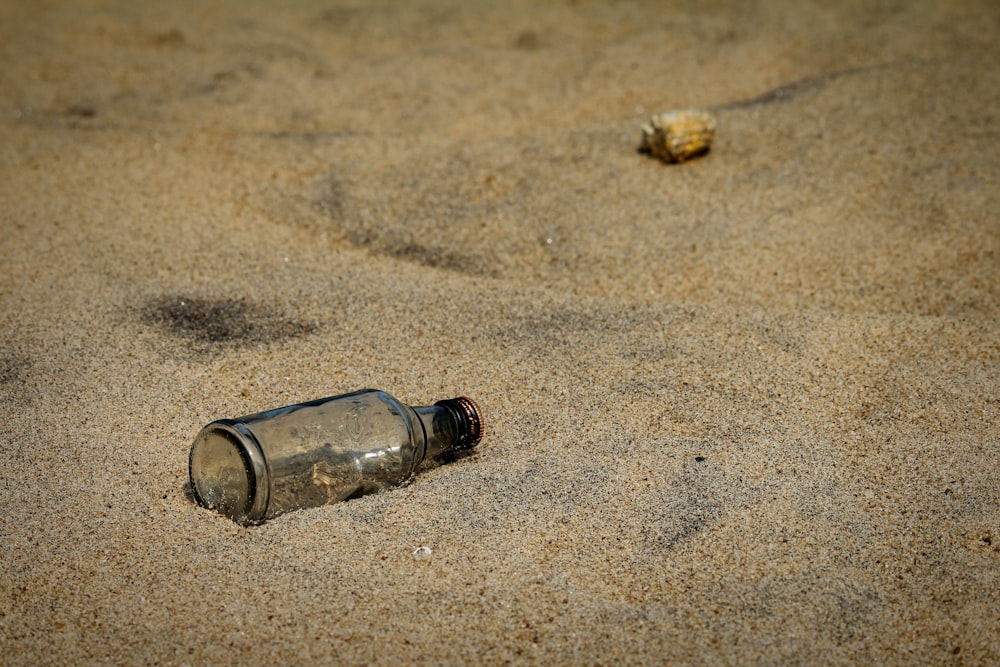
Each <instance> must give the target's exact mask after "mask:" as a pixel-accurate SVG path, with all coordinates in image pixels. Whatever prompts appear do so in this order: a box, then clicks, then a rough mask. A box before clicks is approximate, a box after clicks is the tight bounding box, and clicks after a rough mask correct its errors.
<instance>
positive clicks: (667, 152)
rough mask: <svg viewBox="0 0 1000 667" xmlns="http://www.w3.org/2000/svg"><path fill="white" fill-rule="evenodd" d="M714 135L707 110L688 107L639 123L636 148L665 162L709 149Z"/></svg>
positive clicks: (713, 122)
mask: <svg viewBox="0 0 1000 667" xmlns="http://www.w3.org/2000/svg"><path fill="white" fill-rule="evenodd" d="M713 138H715V117H714V116H712V114H710V113H709V112H707V111H701V110H699V109H689V110H687V111H668V112H666V113H658V114H656V115H655V116H653V117H652V118H650V119H649V122H648V123H646V124H645V125H643V126H642V144H640V145H639V152H641V153H650V154H652V155H654V156H656V157H658V158H660V159H661V160H663V161H664V162H684V160H688V159H690V158H693V157H698V156H699V155H702V154H704V153H707V152H708V149H709V148H711V147H712V139H713Z"/></svg>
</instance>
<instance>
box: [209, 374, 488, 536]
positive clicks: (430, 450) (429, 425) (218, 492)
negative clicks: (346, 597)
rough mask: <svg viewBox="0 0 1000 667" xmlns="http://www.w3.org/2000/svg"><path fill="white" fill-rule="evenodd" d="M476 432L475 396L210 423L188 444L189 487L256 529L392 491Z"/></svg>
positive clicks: (326, 401) (292, 410)
mask: <svg viewBox="0 0 1000 667" xmlns="http://www.w3.org/2000/svg"><path fill="white" fill-rule="evenodd" d="M481 435H482V418H481V415H480V412H479V408H478V407H477V406H476V404H475V403H474V402H473V401H472V400H471V399H468V398H465V397H459V398H451V399H446V400H443V401H438V402H437V403H435V404H434V405H432V406H427V407H410V406H409V405H406V404H404V403H401V402H400V401H398V400H397V399H395V398H393V397H392V396H390V395H389V394H387V393H385V392H384V391H378V390H375V389H366V390H364V391H358V392H354V393H352V394H345V395H343V396H333V397H331V398H321V399H319V400H315V401H310V402H308V403H299V404H297V405H290V406H288V407H284V408H277V409H275V410H268V411H266V412H260V413H258V414H254V415H248V416H246V417H240V418H239V419H220V420H218V421H214V422H212V423H211V424H208V425H207V426H205V427H204V428H203V429H202V430H201V431H200V432H199V433H198V436H197V437H196V438H195V441H194V444H193V445H192V447H191V456H190V461H189V470H190V475H191V488H192V490H193V491H194V495H195V498H196V499H197V501H198V503H199V504H201V505H202V506H204V507H208V508H211V509H214V510H216V511H218V512H221V513H222V514H225V515H226V516H228V517H230V518H231V519H233V520H234V521H236V522H238V523H242V524H254V523H261V522H263V521H265V520H267V519H270V518H272V517H275V516H278V515H279V514H284V513H285V512H289V511H292V510H296V509H302V508H306V507H318V506H320V505H326V504H328V503H333V502H337V501H339V500H347V499H349V498H355V497H357V496H361V495H364V494H366V493H372V492H375V491H381V490H383V489H388V488H391V487H393V486H398V485H399V484H402V483H403V482H406V481H407V480H409V479H410V477H411V476H412V474H413V471H414V470H415V469H416V468H417V466H419V465H420V463H421V462H422V461H423V460H424V459H425V458H427V457H435V456H438V455H439V454H442V453H444V452H447V451H452V450H461V449H467V448H469V447H472V446H474V445H475V444H476V443H477V442H479V438H480V436H481Z"/></svg>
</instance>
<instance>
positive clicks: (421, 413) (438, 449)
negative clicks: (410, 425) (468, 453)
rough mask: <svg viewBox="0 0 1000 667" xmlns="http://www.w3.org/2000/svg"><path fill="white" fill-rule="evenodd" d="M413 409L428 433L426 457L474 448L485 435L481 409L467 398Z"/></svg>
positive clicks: (448, 400)
mask: <svg viewBox="0 0 1000 667" xmlns="http://www.w3.org/2000/svg"><path fill="white" fill-rule="evenodd" d="M413 411H414V412H415V413H416V414H417V417H418V418H419V419H420V423H421V424H423V427H424V433H425V434H426V435H427V447H426V450H425V454H424V458H425V459H426V458H434V457H436V456H439V455H441V454H444V453H445V452H449V451H453V450H459V449H468V448H469V447H473V446H475V444H476V443H477V442H479V438H480V436H481V435H482V417H481V416H480V413H479V408H478V407H477V406H476V404H475V403H473V402H472V401H471V400H470V399H468V398H464V397H460V398H449V399H446V400H443V401H438V402H437V403H435V404H434V405H429V406H426V407H414V408H413Z"/></svg>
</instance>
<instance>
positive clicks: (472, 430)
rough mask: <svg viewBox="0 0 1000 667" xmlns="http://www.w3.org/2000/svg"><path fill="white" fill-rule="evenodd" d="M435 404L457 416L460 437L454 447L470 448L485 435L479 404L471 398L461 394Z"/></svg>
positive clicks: (456, 439) (456, 421)
mask: <svg viewBox="0 0 1000 667" xmlns="http://www.w3.org/2000/svg"><path fill="white" fill-rule="evenodd" d="M434 405H438V406H441V407H443V408H446V409H447V410H448V411H449V412H451V414H452V416H453V417H454V418H455V423H456V424H457V425H458V437H456V438H455V443H454V444H453V445H452V449H469V448H470V447H475V446H476V444H477V443H478V442H479V439H480V438H482V436H483V417H482V413H481V412H480V410H479V406H478V405H476V402H475V401H473V400H472V399H471V398H466V397H465V396H459V397H457V398H446V399H445V400H443V401H438V402H437V403H435V404H434Z"/></svg>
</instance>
